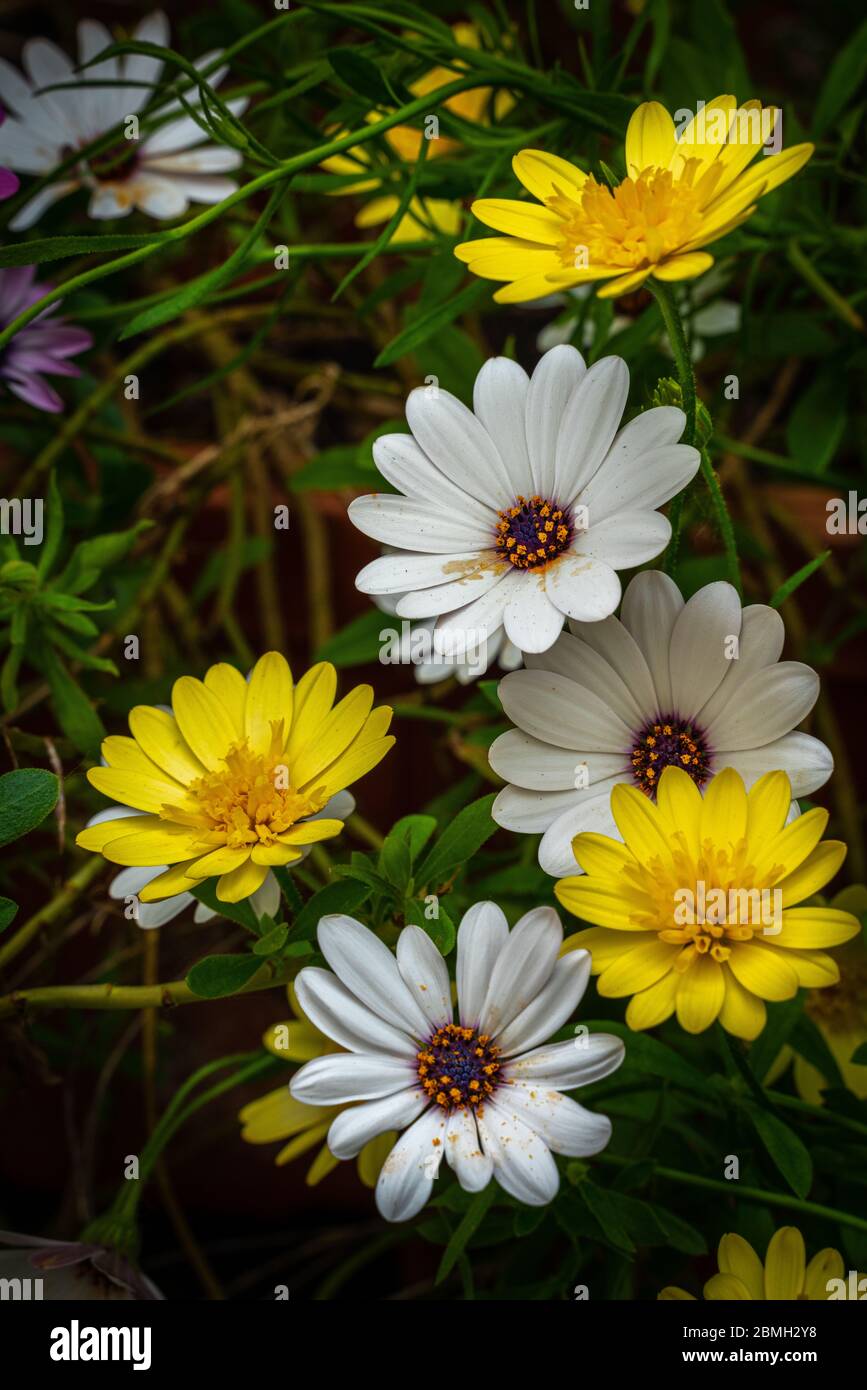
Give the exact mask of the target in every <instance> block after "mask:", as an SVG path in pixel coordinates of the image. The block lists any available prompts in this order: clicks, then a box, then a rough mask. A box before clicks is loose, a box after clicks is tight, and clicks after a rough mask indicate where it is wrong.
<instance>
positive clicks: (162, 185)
mask: <svg viewBox="0 0 867 1390" xmlns="http://www.w3.org/2000/svg"><path fill="white" fill-rule="evenodd" d="M128 184H129V188H130V192H132V193H133V194H134V196H135V202H136V205H137V206H138V207H139V208H141V210H142V212H146V213H147V214H148V216H149V217H158V218H160V219H161V220H163V221H165V220H166V219H168V218H170V217H180V215H181V213H182V212H186V210H187V208H188V207H189V203H190V199H189V190H188V188H187V183H186V181H185V180H181V179H175V178H173V177H172V176H171V175H170V174H165V175H162V174H152V173H151V172H150V170H148V169H147V168H145V167H142V168H141V170H140V172H139V173H138V174H134V175H133V177H132V178H131V179H129V180H128Z"/></svg>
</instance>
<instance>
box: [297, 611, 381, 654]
mask: <svg viewBox="0 0 867 1390" xmlns="http://www.w3.org/2000/svg"><path fill="white" fill-rule="evenodd" d="M390 621H393V620H391V619H389V617H388V614H387V613H380V612H379V610H378V609H375V608H374V609H372V610H368V611H367V612H366V613H362V615H361V617H360V618H355V619H354V620H353V622H351V623H348V624H347V626H346V627H344V628H341V630H340V632H335V634H334V636H333V637H329V639H328V641H327V642H324V643H323V644H322V646H321V647H320V648H319V650H318V651H317V653H316V657H315V660H316V661H330V662H332V664H333V665H335V666H340V667H342V666H366V665H367V664H368V663H369V662H371V661H377V660H378V659H379V652H380V647H381V639H380V632H382V631H383V630H384V628H386V627H388V624H389V622H390Z"/></svg>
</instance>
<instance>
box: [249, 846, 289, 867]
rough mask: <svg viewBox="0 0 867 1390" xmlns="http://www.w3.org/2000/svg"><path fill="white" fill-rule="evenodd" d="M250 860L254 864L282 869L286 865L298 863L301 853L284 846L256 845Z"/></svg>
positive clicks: (251, 852)
mask: <svg viewBox="0 0 867 1390" xmlns="http://www.w3.org/2000/svg"><path fill="white" fill-rule="evenodd" d="M250 858H251V859H252V861H253V863H254V864H267V865H269V866H271V865H276V866H277V867H278V868H282V866H283V865H284V864H294V863H297V861H298V860H299V859H300V858H301V851H300V850H298V849H293V848H292V846H291V845H284V844H276V845H254V846H253V848H252V850H251V851H250Z"/></svg>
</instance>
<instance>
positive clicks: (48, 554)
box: [36, 473, 63, 579]
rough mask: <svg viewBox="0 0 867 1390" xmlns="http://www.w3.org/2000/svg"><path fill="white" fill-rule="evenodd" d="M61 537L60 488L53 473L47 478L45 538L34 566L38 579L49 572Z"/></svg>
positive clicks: (61, 507) (61, 511)
mask: <svg viewBox="0 0 867 1390" xmlns="http://www.w3.org/2000/svg"><path fill="white" fill-rule="evenodd" d="M62 539H63V502H62V500H61V497H60V490H59V489H58V486H57V479H56V478H55V476H54V474H53V473H52V474H51V477H50V478H49V479H48V525H47V526H46V528H45V539H44V541H43V543H42V553H41V555H40V556H39V564H38V565H37V567H36V570H37V573H38V575H39V578H40V579H44V578H45V576H46V575H47V574H50V573H51V567H52V565H53V564H54V561H55V560H56V558H57V552H58V550H59V549H60V542H61V540H62Z"/></svg>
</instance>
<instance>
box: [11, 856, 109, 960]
mask: <svg viewBox="0 0 867 1390" xmlns="http://www.w3.org/2000/svg"><path fill="white" fill-rule="evenodd" d="M104 863H105V861H104V860H103V859H102V858H101V857H99V856H97V855H94V856H93V857H92V858H89V859H86V860H85V862H84V863H83V864H82V865H81V868H80V869H77V870H76V872H75V873H74V874H73V875H72V877H71V878H70V879H69V880H68V882H66V883H65V884H64V885H63V887H62V888H61V890H60V892H59V893H55V895H54V897H53V898H52V899H51V901H50V902H47V903H46V904H45V906H44V907H41V908H40V909H39V911H38V912H36V913H34V915H33V916H32V917H30V918H28V920H27V921H26V922H24V923H22V925H21V926H20V927H19V928H18V930H17V931H16V932H15V933H14V935H13V936H11V937H10V938H9V940H8V941H7V942H5V944H4V945H3V946H2V947H0V970H2V969H3V967H4V966H6V965H8V964H9V962H10V961H11V960H14V959H15V957H16V956H17V955H18V954H19V953H20V952H21V951H23V950H24V947H25V946H27V945H29V944H30V942H31V941H32V940H33V938H34V936H36V935H37V933H38V932H39V931H41V930H42V928H43V927H48V926H50V925H51V923H52V922H55V921H56V920H57V918H58V917H61V916H62V915H63V913H64V912H65V911H66V909H67V908H68V907H71V906H72V904H73V903H74V902H75V900H76V898H78V897H80V896H81V894H82V893H83V892H84V890H85V889H86V888H89V887H90V885H91V883H92V882H93V880H94V879H95V878H96V876H97V874H98V873H100V871H101V870H102V868H103V866H104Z"/></svg>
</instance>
